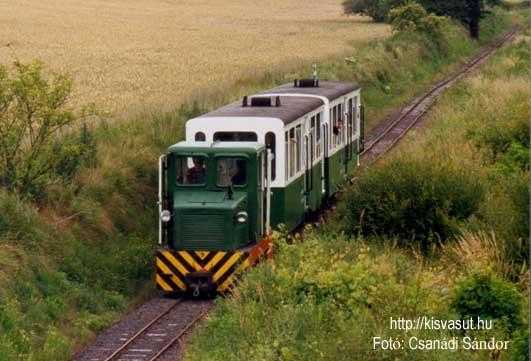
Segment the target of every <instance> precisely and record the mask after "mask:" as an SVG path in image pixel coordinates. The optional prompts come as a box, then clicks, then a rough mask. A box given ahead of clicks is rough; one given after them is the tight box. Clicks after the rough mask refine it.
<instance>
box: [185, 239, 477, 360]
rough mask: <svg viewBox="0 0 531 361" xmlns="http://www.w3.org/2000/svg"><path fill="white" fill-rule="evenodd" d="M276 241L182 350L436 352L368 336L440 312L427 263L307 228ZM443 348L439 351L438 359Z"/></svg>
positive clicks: (235, 354)
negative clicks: (300, 235) (395, 322)
mask: <svg viewBox="0 0 531 361" xmlns="http://www.w3.org/2000/svg"><path fill="white" fill-rule="evenodd" d="M276 246H277V248H278V250H277V253H276V254H275V259H274V260H273V261H271V262H270V263H265V264H261V265H260V266H258V267H257V268H256V269H254V270H252V271H251V272H250V273H249V274H247V275H246V277H245V280H244V281H243V283H242V284H240V286H239V287H238V289H237V291H236V294H235V295H234V296H233V297H232V298H230V299H225V300H219V301H218V307H217V309H215V310H214V312H213V313H212V314H211V315H210V317H209V319H208V320H207V321H206V325H205V326H204V327H203V328H202V329H201V330H199V332H198V333H197V334H196V335H195V336H194V337H193V340H192V343H191V345H190V346H189V349H188V352H187V356H186V358H185V360H189V361H192V360H193V361H195V360H201V361H210V360H212V361H214V360H227V361H232V360H243V359H245V360H249V361H260V360H292V361H296V360H306V361H318V360H320V361H328V360H330V361H332V360H334V361H337V360H339V361H350V360H352V355H356V357H357V358H359V359H363V360H369V361H376V360H387V359H389V360H411V359H415V360H419V361H420V360H426V361H427V360H430V361H431V360H434V354H433V353H419V352H416V351H414V350H408V348H407V347H406V348H404V349H402V350H394V351H389V350H387V351H384V350H378V352H375V351H374V350H373V348H372V337H373V336H380V337H382V338H388V337H401V333H400V332H401V331H396V330H390V329H389V327H388V325H389V318H390V317H396V315H401V316H403V317H408V316H412V315H417V314H430V315H438V316H440V317H445V315H446V317H447V314H446V310H445V304H444V301H442V300H444V291H443V288H442V287H440V285H439V284H437V281H436V279H437V276H436V275H435V274H434V273H432V272H430V271H429V270H427V269H423V268H422V266H421V265H420V264H418V263H416V262H415V261H414V260H413V259H412V258H410V257H408V256H407V255H405V254H403V253H401V252H400V251H398V250H391V249H385V248H373V247H368V246H366V245H365V244H363V242H361V241H360V242H352V241H350V240H348V239H347V238H345V237H344V236H341V235H339V234H323V233H319V231H312V230H311V229H307V230H306V231H305V237H304V241H303V242H300V243H299V242H298V240H297V239H295V240H294V243H292V244H289V243H287V242H286V240H284V239H279V240H278V242H277V243H276ZM441 301H442V302H441ZM360 325H362V326H363V327H360ZM409 335H411V336H413V335H415V336H418V337H425V338H428V337H430V335H431V336H434V334H433V333H430V331H412V333H411V334H409ZM439 335H441V334H439ZM443 335H444V333H443ZM448 357H449V353H447V352H445V351H441V353H440V355H439V356H436V357H435V360H444V359H448ZM454 360H465V358H464V357H463V355H462V356H457V357H456V358H454ZM478 360H479V359H478Z"/></svg>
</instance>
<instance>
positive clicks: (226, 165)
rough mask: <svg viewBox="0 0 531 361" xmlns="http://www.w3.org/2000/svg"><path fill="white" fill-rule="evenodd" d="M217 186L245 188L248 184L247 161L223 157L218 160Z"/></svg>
mask: <svg viewBox="0 0 531 361" xmlns="http://www.w3.org/2000/svg"><path fill="white" fill-rule="evenodd" d="M217 169H218V173H217V185H218V186H219V187H228V186H230V185H235V186H244V185H246V184H247V161H246V160H245V159H243V158H234V157H223V158H218V160H217Z"/></svg>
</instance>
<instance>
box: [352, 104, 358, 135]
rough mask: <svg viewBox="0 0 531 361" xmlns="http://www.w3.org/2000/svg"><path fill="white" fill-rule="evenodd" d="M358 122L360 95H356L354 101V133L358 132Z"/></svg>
mask: <svg viewBox="0 0 531 361" xmlns="http://www.w3.org/2000/svg"><path fill="white" fill-rule="evenodd" d="M357 124H358V97H354V101H353V102H352V135H353V136H354V135H355V134H356V126H357Z"/></svg>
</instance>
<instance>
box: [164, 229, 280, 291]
mask: <svg viewBox="0 0 531 361" xmlns="http://www.w3.org/2000/svg"><path fill="white" fill-rule="evenodd" d="M270 252H271V242H270V240H269V239H264V240H262V242H260V243H258V244H257V245H255V246H254V247H250V248H246V249H241V250H235V251H176V250H170V249H160V250H159V251H158V252H157V255H156V274H155V282H156V284H157V287H158V288H159V289H161V290H162V291H164V292H165V293H184V292H190V291H193V290H192V289H190V287H191V285H190V284H189V279H190V276H193V275H194V274H209V275H210V277H211V280H212V283H213V284H214V286H215V289H216V291H217V292H218V293H225V292H227V291H228V290H230V289H231V287H232V286H233V285H234V281H235V279H236V278H237V276H238V275H239V274H241V273H242V272H244V271H245V270H246V269H247V268H249V267H250V266H252V265H254V264H255V263H256V262H257V261H258V260H259V258H260V257H262V256H264V255H269V254H270Z"/></svg>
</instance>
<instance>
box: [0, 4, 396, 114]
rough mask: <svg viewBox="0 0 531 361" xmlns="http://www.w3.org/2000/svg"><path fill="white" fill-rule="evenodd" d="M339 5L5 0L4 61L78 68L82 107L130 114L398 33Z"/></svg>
mask: <svg viewBox="0 0 531 361" xmlns="http://www.w3.org/2000/svg"><path fill="white" fill-rule="evenodd" d="M340 3H341V1H340V0H306V1H300V0H264V1H251V0H150V1H146V0H144V1H141V0H46V1H41V0H0V62H1V63H8V62H11V61H13V60H15V59H19V60H23V61H28V60H32V59H35V58H38V59H41V60H42V61H44V62H45V63H46V64H47V65H48V66H49V67H51V69H52V70H55V71H62V72H64V71H66V72H68V73H70V74H71V75H72V76H73V77H74V80H75V82H76V94H75V97H74V98H75V99H74V101H75V103H87V102H96V104H97V105H98V106H100V107H102V108H103V109H107V110H111V111H113V112H115V114H121V115H126V114H130V113H131V112H137V111H141V110H150V109H162V110H164V109H166V108H172V107H174V106H175V105H176V104H179V103H181V102H182V101H183V100H185V99H186V98H188V97H191V96H192V95H194V94H196V93H197V91H198V90H201V89H205V88H207V87H209V86H211V83H214V82H216V83H219V84H221V86H226V85H230V84H231V83H234V82H235V81H237V80H238V79H239V78H248V77H253V76H259V75H261V74H264V73H266V72H268V71H273V70H275V69H277V70H278V69H290V68H294V67H296V66H297V65H300V64H302V63H309V62H312V61H318V60H320V59H324V58H327V57H330V56H333V55H343V54H345V53H346V52H347V51H352V44H353V43H356V42H362V41H367V40H370V39H373V38H377V37H382V36H385V35H387V34H388V33H389V28H388V27H387V26H384V25H376V24H372V23H370V22H369V21H368V20H367V19H364V18H359V17H347V16H345V15H343V14H342V8H341V5H340ZM283 67H284V68H283ZM309 71H310V70H309ZM218 87H219V85H218Z"/></svg>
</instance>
